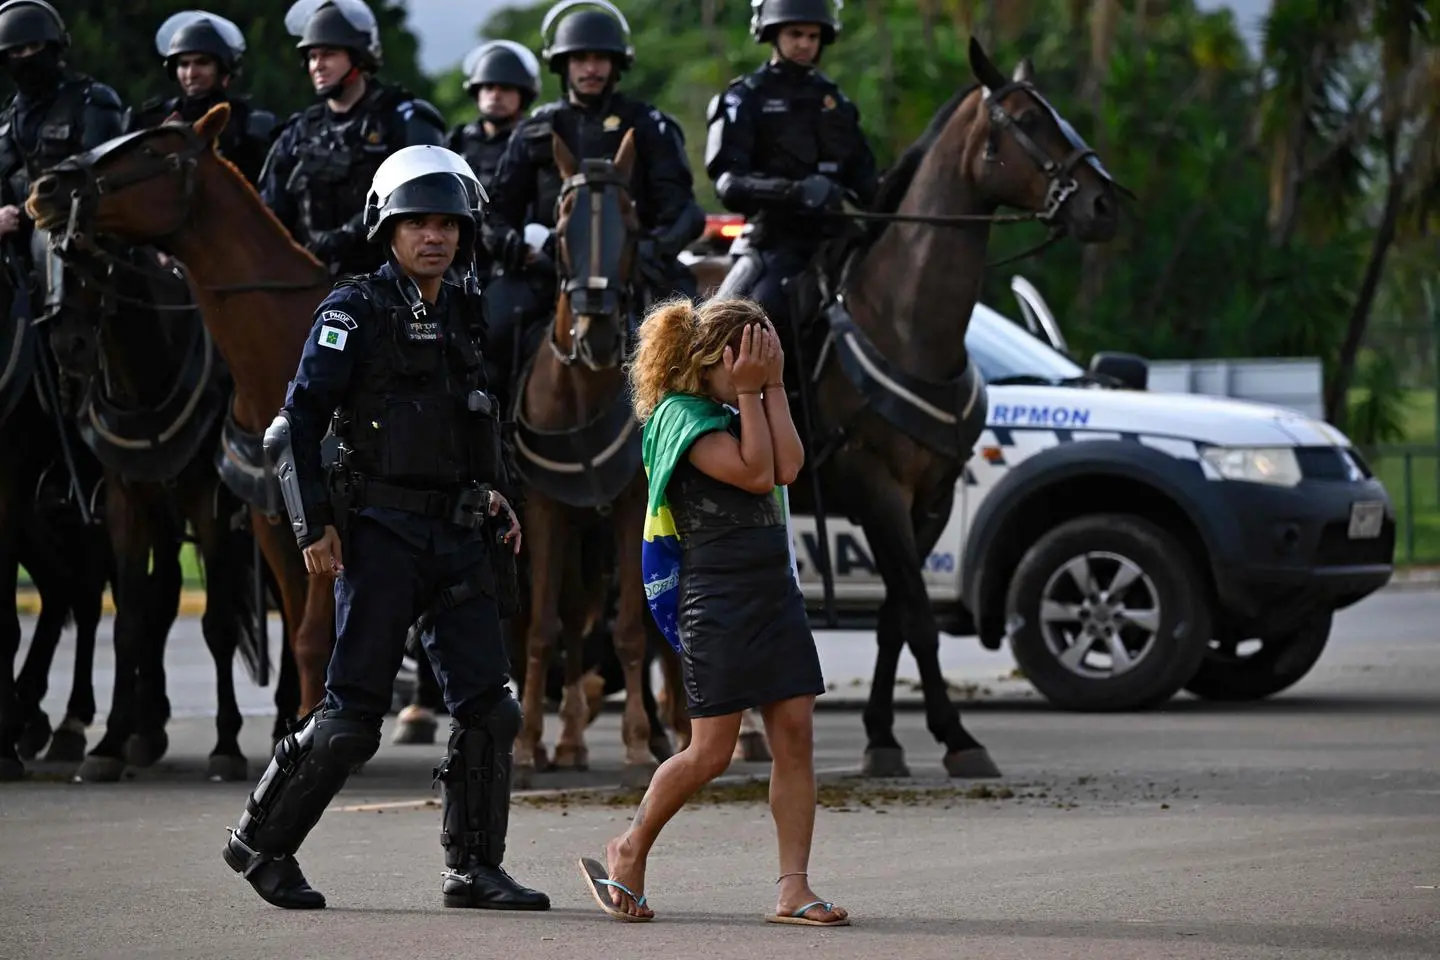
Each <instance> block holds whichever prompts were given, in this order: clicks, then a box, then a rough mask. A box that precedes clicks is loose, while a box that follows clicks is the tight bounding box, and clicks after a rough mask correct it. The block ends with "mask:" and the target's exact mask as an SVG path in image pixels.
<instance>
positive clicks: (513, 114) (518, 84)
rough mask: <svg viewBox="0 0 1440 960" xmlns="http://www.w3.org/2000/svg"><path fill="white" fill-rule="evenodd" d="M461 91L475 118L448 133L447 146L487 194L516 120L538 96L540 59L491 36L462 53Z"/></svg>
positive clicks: (518, 120) (514, 45)
mask: <svg viewBox="0 0 1440 960" xmlns="http://www.w3.org/2000/svg"><path fill="white" fill-rule="evenodd" d="M464 70H465V94H466V96H468V97H470V98H471V99H472V100H474V101H475V106H476V108H477V109H478V111H479V117H478V118H477V119H475V120H472V121H471V122H469V123H464V124H460V125H459V126H457V127H455V128H454V129H453V130H451V131H450V135H449V137H448V138H447V139H446V142H445V145H446V146H448V147H449V148H450V149H451V150H453V151H455V152H456V153H458V154H460V155H461V156H463V157H464V158H465V159H466V160H467V161H468V162H469V164H470V169H472V170H474V171H475V176H477V177H479V178H480V183H481V185H482V186H484V187H485V190H486V192H487V193H489V194H490V196H492V197H493V196H494V195H495V190H494V186H495V173H496V171H497V170H498V169H499V168H500V157H501V155H502V154H503V153H504V152H505V145H506V144H507V143H509V142H510V134H511V132H512V131H514V129H515V126H516V124H518V123H519V122H520V118H521V117H522V116H524V114H525V111H527V110H529V109H530V105H531V104H532V103H534V102H535V98H536V97H538V96H540V61H538V60H536V59H535V54H533V53H531V52H530V51H529V50H528V49H526V48H525V47H522V46H521V45H520V44H518V43H516V42H514V41H513V40H492V41H490V42H489V43H486V44H482V45H481V46H478V47H476V48H475V49H474V50H472V51H470V53H469V54H468V55H467V56H466V57H465V63H464Z"/></svg>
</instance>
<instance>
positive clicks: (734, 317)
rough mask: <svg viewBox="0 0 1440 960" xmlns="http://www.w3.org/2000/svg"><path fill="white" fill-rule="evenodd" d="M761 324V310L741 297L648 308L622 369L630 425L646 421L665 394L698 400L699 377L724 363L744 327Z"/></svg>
mask: <svg viewBox="0 0 1440 960" xmlns="http://www.w3.org/2000/svg"><path fill="white" fill-rule="evenodd" d="M765 320H766V315H765V310H764V308H763V307H761V306H760V304H758V303H756V302H755V301H754V300H748V299H746V298H744V297H726V298H725V299H723V300H719V299H711V300H707V301H705V302H704V303H703V304H701V305H700V307H699V308H698V309H697V308H696V307H695V306H694V305H692V304H691V302H690V300H689V299H688V298H686V297H677V298H673V299H670V300H666V301H663V302H661V303H657V304H656V305H655V306H653V307H651V308H650V312H649V313H648V314H646V316H645V320H644V322H642V323H641V324H640V334H639V335H640V343H639V346H638V347H636V349H635V357H634V359H633V360H631V361H630V363H629V364H628V365H627V367H626V373H627V374H628V375H629V377H630V389H631V396H632V398H633V402H634V405H635V417H636V419H638V420H639V421H640V422H641V423H644V422H645V421H646V420H648V419H650V415H651V414H652V413H654V412H655V408H656V407H658V406H659V405H660V401H661V400H664V399H665V396H666V395H667V394H670V393H692V394H696V395H702V396H703V395H704V393H705V385H704V379H703V378H704V374H705V371H706V370H708V369H710V368H711V367H713V366H715V364H717V363H719V362H720V361H721V360H722V359H724V356H725V347H726V346H737V345H738V344H739V334H740V333H741V332H742V331H743V329H744V327H745V326H746V324H751V323H764V322H765Z"/></svg>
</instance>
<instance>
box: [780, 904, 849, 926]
mask: <svg viewBox="0 0 1440 960" xmlns="http://www.w3.org/2000/svg"><path fill="white" fill-rule="evenodd" d="M816 907H824V908H825V909H826V910H834V909H835V904H833V903H830V902H829V901H828V900H814V901H811V902H810V903H807V904H805V906H803V907H801V908H800V909H799V910H796V911H794V912H793V913H791V914H790V915H789V916H788V917H782V916H780V915H779V914H776V913H771V914H766V916H765V920H766V922H767V923H795V924H801V925H803V926H807V927H848V926H850V917H849V916H848V915H847V916H845V917H843V918H841V919H839V920H811V919H810V918H809V917H807V916H805V914H807V913H809V912H810V911H811V910H814V909H815V908H816Z"/></svg>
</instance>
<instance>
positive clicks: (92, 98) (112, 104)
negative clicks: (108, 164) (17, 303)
mask: <svg viewBox="0 0 1440 960" xmlns="http://www.w3.org/2000/svg"><path fill="white" fill-rule="evenodd" d="M69 46H70V33H69V31H67V30H66V29H65V21H64V20H62V19H61V18H60V14H59V13H58V12H57V11H56V10H55V8H54V7H52V6H51V5H50V4H48V3H46V2H44V0H9V2H8V3H4V4H0V65H3V68H4V70H5V73H6V74H8V75H9V77H10V79H11V80H12V81H13V82H14V84H15V88H16V91H17V92H16V94H15V96H14V97H12V98H11V99H10V101H9V102H8V103H7V104H5V106H4V108H3V109H0V239H4V238H5V237H9V236H11V235H12V234H16V233H17V232H18V233H20V234H21V237H20V242H19V244H18V246H19V247H21V248H25V247H27V246H28V244H29V237H28V235H27V234H26V230H27V226H28V224H29V222H30V221H29V218H28V217H26V216H25V213H24V210H23V209H22V207H23V206H24V203H25V198H26V197H27V196H29V194H30V184H31V183H32V182H34V180H35V178H37V177H39V176H40V175H41V174H42V173H44V172H45V171H47V170H49V169H50V168H51V167H53V166H55V164H57V163H59V162H60V161H61V160H64V159H65V158H66V157H69V156H71V155H72V154H76V153H82V152H84V151H86V150H89V149H91V148H93V147H97V146H99V145H100V144H102V143H104V142H105V141H107V140H112V139H114V138H115V137H118V136H120V135H121V134H122V133H124V132H125V131H124V126H123V121H124V107H123V105H122V104H121V102H120V97H119V95H118V94H116V93H115V91H114V90H112V89H111V88H110V87H108V86H106V85H105V84H103V83H98V82H97V81H95V80H93V79H91V78H90V77H88V76H86V75H84V74H80V73H74V72H71V71H69V70H67V69H66V67H65V51H66V50H67V49H68V48H69Z"/></svg>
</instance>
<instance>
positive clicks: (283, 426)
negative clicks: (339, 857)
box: [224, 146, 550, 910]
mask: <svg viewBox="0 0 1440 960" xmlns="http://www.w3.org/2000/svg"><path fill="white" fill-rule="evenodd" d="M482 196H483V193H482V191H481V190H480V187H479V183H478V181H476V180H475V178H474V175H473V173H472V172H471V171H470V168H469V167H468V166H467V165H466V164H465V161H464V160H463V159H461V158H460V157H459V156H457V155H456V154H454V153H452V152H450V151H449V150H446V149H445V148H443V147H435V146H415V147H410V148H408V149H406V150H402V151H400V152H398V153H396V154H395V155H394V156H393V157H391V158H390V159H389V160H388V161H386V163H384V164H382V165H381V167H380V169H379V170H378V171H377V172H376V174H375V180H374V183H373V185H372V187H371V190H370V192H369V194H368V196H367V198H366V202H365V207H364V210H363V217H362V220H363V222H364V224H365V227H366V229H367V233H366V237H367V239H370V240H373V241H376V242H378V243H379V245H380V247H381V249H382V250H384V251H386V252H387V253H388V254H389V258H388V259H387V261H386V263H385V265H384V266H382V267H381V268H380V269H379V270H377V271H375V272H374V273H370V274H367V275H364V276H361V277H354V278H349V279H346V280H342V281H341V282H340V283H338V284H337V285H336V287H335V289H334V291H333V292H332V293H331V294H330V296H329V297H327V298H326V299H325V300H324V302H322V303H321V304H320V306H319V307H318V308H317V309H316V312H315V325H314V327H313V329H312V331H311V335H310V338H309V340H308V341H307V342H306V345H305V350H304V353H303V354H302V356H301V358H300V367H299V370H298V372H297V373H296V375H295V379H294V380H293V381H292V382H291V383H290V388H289V390H288V392H287V396H286V398H285V406H284V407H283V408H282V410H281V412H280V415H279V416H278V417H276V419H275V422H274V423H272V424H271V426H270V429H269V430H268V431H267V432H266V435H265V449H266V452H267V454H268V455H269V457H270V460H271V462H272V463H274V464H275V465H276V468H277V474H278V477H279V480H280V485H281V491H282V493H283V494H284V499H285V507H286V510H287V512H288V513H289V515H290V522H291V525H292V527H293V528H294V531H295V539H296V541H297V542H298V543H299V544H300V546H301V548H302V549H303V550H304V553H305V565H306V568H307V569H308V570H309V572H310V573H311V574H312V575H316V576H334V577H336V578H337V579H336V581H335V628H336V638H335V649H334V653H333V654H332V655H331V659H330V668H329V672H328V675H327V676H326V681H325V689H326V696H325V701H324V703H323V704H322V705H321V706H320V707H319V708H317V710H316V711H315V712H313V713H312V714H311V715H310V716H309V717H307V718H306V720H305V723H304V725H303V726H302V727H301V729H300V730H299V731H298V732H296V733H292V734H290V735H289V736H287V737H285V738H284V739H283V740H281V741H280V743H279V745H278V746H277V747H276V750H275V756H274V759H273V760H272V761H271V763H270V766H269V768H268V769H266V771H265V774H264V775H263V776H262V777H261V779H260V783H259V785H258V786H257V787H256V788H255V791H254V792H253V793H252V794H251V795H250V798H249V800H248V802H247V803H246V805H245V812H244V814H243V815H242V816H241V817H240V822H239V826H238V827H236V828H235V829H233V830H232V831H231V837H230V839H229V841H228V842H227V843H226V845H225V850H224V856H225V861H226V863H228V864H229V865H230V867H231V868H232V869H233V870H235V871H236V872H238V873H242V874H243V875H244V876H245V878H246V879H247V880H248V881H249V882H250V884H251V886H253V887H254V888H255V890H256V892H258V893H259V894H260V896H261V897H263V898H264V899H265V900H267V901H269V902H270V903H272V904H274V905H276V906H279V907H286V908H290V909H307V908H318V907H323V906H325V898H324V896H322V895H321V894H320V893H319V892H318V891H316V890H314V889H312V888H311V887H310V885H309V884H308V883H307V882H306V880H305V876H304V874H303V873H301V871H300V866H299V864H298V863H297V862H296V860H295V851H296V850H297V849H298V848H299V846H300V844H301V842H302V841H303V840H304V839H305V836H306V834H308V833H309V832H310V830H311V829H312V828H313V827H314V826H315V823H316V822H317V821H318V820H319V819H320V815H321V813H323V812H324V810H325V808H326V807H327V806H328V805H329V804H330V801H331V800H332V799H333V798H334V796H335V794H336V793H338V792H339V790H340V788H341V787H342V786H343V785H344V784H345V781H346V778H347V777H348V776H349V774H350V771H351V770H352V769H354V768H355V767H356V766H357V765H359V764H362V763H364V762H365V761H366V760H368V759H369V758H370V757H371V756H373V755H374V753H375V750H376V749H377V747H378V746H379V744H380V725H381V721H382V720H383V718H384V716H385V713H386V712H387V710H388V708H389V706H390V698H391V689H392V684H393V683H394V680H395V674H396V672H397V671H398V670H399V666H400V659H401V655H402V650H403V648H404V645H405V639H406V631H407V628H408V627H409V626H410V624H411V622H412V621H414V620H415V619H416V618H417V616H419V615H420V614H422V613H424V614H425V615H426V618H427V619H428V621H429V622H428V625H427V626H426V627H425V629H424V631H423V633H422V634H421V643H422V644H423V646H424V648H425V651H426V653H427V655H428V656H429V659H430V661H431V663H432V665H433V666H434V668H435V672H436V675H437V676H438V677H439V678H440V680H441V682H442V684H443V686H444V691H445V703H446V705H447V706H448V707H449V708H450V715H451V731H452V732H451V736H450V745H449V751H448V754H447V755H446V757H445V759H444V760H443V761H442V763H441V765H440V766H439V768H437V770H436V772H435V775H436V779H437V780H439V781H440V782H441V783H442V784H443V798H442V813H441V820H442V825H441V833H440V843H441V846H442V847H443V848H444V851H445V864H446V866H447V867H448V868H449V869H448V870H447V871H446V872H445V874H444V877H445V879H444V883H443V888H442V892H443V894H444V902H445V905H446V906H448V907H480V908H486V909H495V910H546V909H549V906H550V900H549V898H548V897H547V896H546V895H545V894H543V893H540V892H538V891H536V890H531V889H529V888H527V887H524V886H522V885H520V884H519V883H517V882H516V881H515V880H513V879H512V878H511V877H510V876H509V874H507V873H506V872H505V870H504V869H503V868H502V867H501V865H500V864H501V861H502V859H503V857H504V854H505V835H506V832H507V826H508V822H509V809H510V765H511V757H512V747H513V744H514V741H515V737H516V734H517V733H518V732H519V730H520V720H521V715H520V705H519V704H518V703H517V702H516V701H515V698H514V697H513V696H511V694H510V690H509V688H508V687H507V686H506V684H507V681H508V679H509V678H508V670H509V665H508V662H507V658H506V654H505V646H504V643H503V641H502V639H501V633H500V618H499V612H498V602H499V599H500V597H501V595H502V593H504V592H506V591H504V590H502V583H503V584H509V585H513V571H514V554H515V553H518V552H519V550H520V525H519V523H518V522H517V521H516V520H515V516H514V513H513V511H512V510H511V509H510V505H509V503H508V502H507V501H506V499H505V497H504V496H503V495H501V494H500V493H499V491H498V490H496V489H495V487H496V486H497V485H499V484H501V483H503V477H502V473H503V468H502V466H501V459H500V432H499V425H498V421H497V420H496V419H495V412H494V407H493V401H492V399H491V398H490V396H489V395H488V394H487V393H486V392H485V391H484V385H485V382H484V373H483V369H482V365H481V358H480V355H479V352H478V351H477V349H476V347H475V343H474V340H473V339H472V337H473V335H474V333H475V330H476V327H477V324H478V318H477V316H476V313H477V311H478V309H479V303H478V300H479V297H478V293H477V292H476V291H475V290H474V287H473V275H472V276H471V277H468V278H467V283H466V286H465V287H461V286H458V285H456V284H453V283H450V282H448V281H446V280H445V274H446V271H447V270H449V269H450V267H451V265H452V263H457V262H458V263H460V264H468V263H469V261H470V256H471V250H472V246H473V244H474V240H475V232H476V230H475V223H476V217H478V216H479V213H480V198H481V197H482ZM457 257H458V260H457ZM332 421H333V426H334V429H335V433H336V436H337V437H338V438H339V439H340V444H341V445H340V459H339V463H338V465H337V466H336V467H335V468H334V469H333V472H332V473H331V475H330V477H329V478H328V483H327V478H326V477H324V476H323V475H322V470H321V459H320V441H321V439H322V438H323V437H324V435H325V432H326V428H327V427H329V426H331V425H332ZM327 488H328V490H327ZM342 531H343V536H342ZM507 568H508V571H509V575H508V576H506V575H504V574H505V571H506V570H507ZM508 599H509V600H510V601H511V602H513V597H511V598H508Z"/></svg>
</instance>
